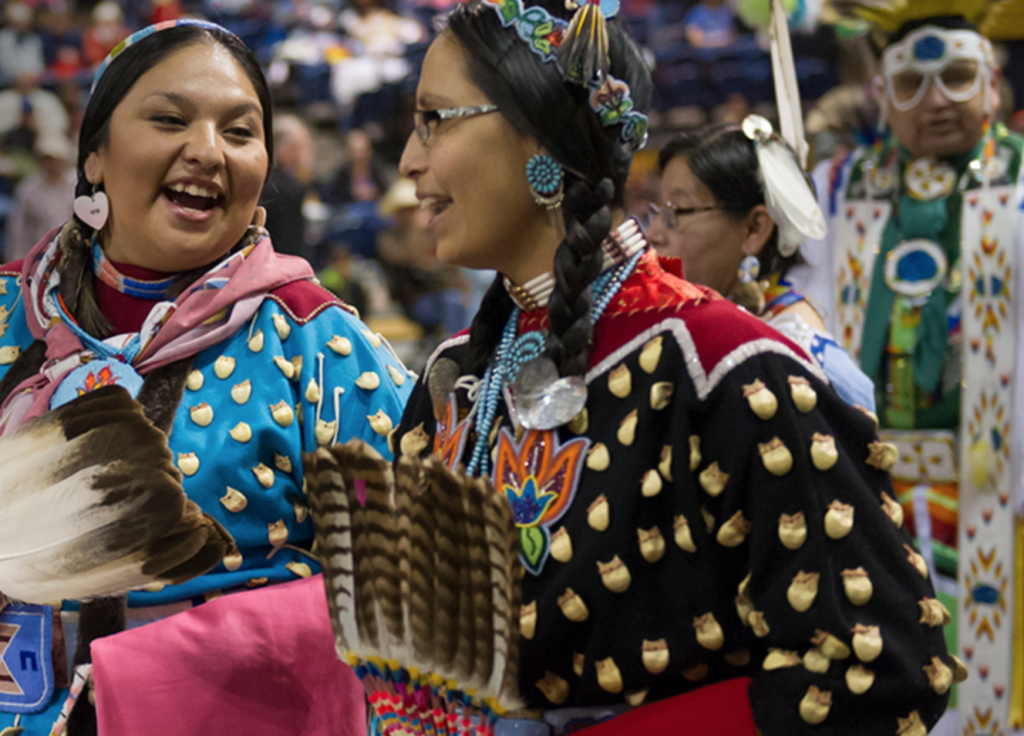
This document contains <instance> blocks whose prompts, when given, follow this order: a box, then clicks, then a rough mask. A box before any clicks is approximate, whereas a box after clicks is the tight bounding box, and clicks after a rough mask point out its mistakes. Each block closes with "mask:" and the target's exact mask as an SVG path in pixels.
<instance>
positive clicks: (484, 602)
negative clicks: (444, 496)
mask: <svg viewBox="0 0 1024 736" xmlns="http://www.w3.org/2000/svg"><path fill="white" fill-rule="evenodd" d="M462 489H463V491H462V499H463V500H462V505H463V511H464V513H465V518H466V528H467V531H468V541H469V544H468V546H469V558H468V560H469V578H470V585H471V586H472V587H471V590H472V594H473V667H472V672H473V676H472V681H473V683H474V684H473V687H474V688H481V687H484V686H485V685H486V684H487V683H488V681H489V680H490V677H491V667H492V661H493V659H494V607H493V605H492V603H491V565H490V560H489V556H490V550H489V549H488V546H487V532H486V519H485V517H484V502H485V501H486V499H487V496H486V495H485V494H487V493H488V485H487V484H486V483H483V482H482V481H481V480H480V479H479V478H475V479H472V480H470V479H467V480H466V482H464V483H463V484H462Z"/></svg>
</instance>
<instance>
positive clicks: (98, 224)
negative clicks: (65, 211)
mask: <svg viewBox="0 0 1024 736" xmlns="http://www.w3.org/2000/svg"><path fill="white" fill-rule="evenodd" d="M75 214H76V215H78V219H79V220H81V221H82V222H84V223H85V224H86V225H88V226H89V227H91V228H92V229H93V230H96V231H97V232H99V231H100V230H102V229H103V226H104V225H106V224H107V218H108V217H109V216H110V200H109V199H107V194H106V192H104V191H103V190H102V189H99V188H98V187H97V185H95V184H93V186H92V194H91V195H89V194H83V195H82V196H80V197H75Z"/></svg>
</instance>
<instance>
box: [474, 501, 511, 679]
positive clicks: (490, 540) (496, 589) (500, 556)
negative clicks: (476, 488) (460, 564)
mask: <svg viewBox="0 0 1024 736" xmlns="http://www.w3.org/2000/svg"><path fill="white" fill-rule="evenodd" d="M482 506H483V519H484V537H485V539H486V542H487V565H488V570H489V574H490V584H491V610H492V614H493V619H494V623H493V630H492V635H493V637H494V641H493V644H492V645H491V652H492V661H493V664H492V668H491V672H490V680H489V681H488V684H487V688H486V694H487V695H488V696H491V697H498V696H499V695H500V694H501V692H502V685H503V683H504V680H505V666H506V663H507V662H508V657H509V649H508V648H509V634H510V633H511V631H512V627H513V620H512V614H513V608H512V580H511V577H510V575H509V569H508V559H509V556H510V554H511V555H513V556H514V555H516V554H517V553H518V550H517V549H513V550H511V551H510V550H509V549H508V540H509V539H510V537H509V535H508V533H507V529H508V528H509V527H511V528H515V526H514V524H513V522H512V514H511V510H510V509H509V505H508V503H507V502H506V500H505V499H504V498H502V497H501V496H499V495H498V494H496V493H489V494H487V495H486V496H484V498H483V503H482ZM517 615H518V614H517Z"/></svg>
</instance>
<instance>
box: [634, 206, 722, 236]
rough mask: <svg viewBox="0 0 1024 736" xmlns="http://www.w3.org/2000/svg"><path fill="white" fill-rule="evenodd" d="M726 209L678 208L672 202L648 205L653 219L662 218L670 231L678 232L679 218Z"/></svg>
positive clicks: (718, 207)
mask: <svg viewBox="0 0 1024 736" xmlns="http://www.w3.org/2000/svg"><path fill="white" fill-rule="evenodd" d="M724 209H725V207H721V206H716V207H676V206H675V205H674V204H672V203H671V202H666V203H665V204H664V206H661V205H657V204H655V203H654V202H648V203H647V212H648V213H649V214H650V216H651V219H652V220H654V219H655V218H658V217H660V218H661V221H662V223H663V224H664V225H665V227H666V228H668V229H669V230H677V229H678V228H679V218H680V217H687V216H689V215H696V214H697V213H698V212H713V211H715V210H724Z"/></svg>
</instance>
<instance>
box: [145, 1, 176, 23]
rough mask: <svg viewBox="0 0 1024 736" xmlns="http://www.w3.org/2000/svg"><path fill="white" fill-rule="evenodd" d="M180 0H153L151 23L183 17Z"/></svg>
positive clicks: (150, 15)
mask: <svg viewBox="0 0 1024 736" xmlns="http://www.w3.org/2000/svg"><path fill="white" fill-rule="evenodd" d="M181 13H182V8H181V2H180V0H152V2H151V10H150V14H149V22H150V23H163V22H165V21H169V20H177V19H178V18H180V17H181Z"/></svg>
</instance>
